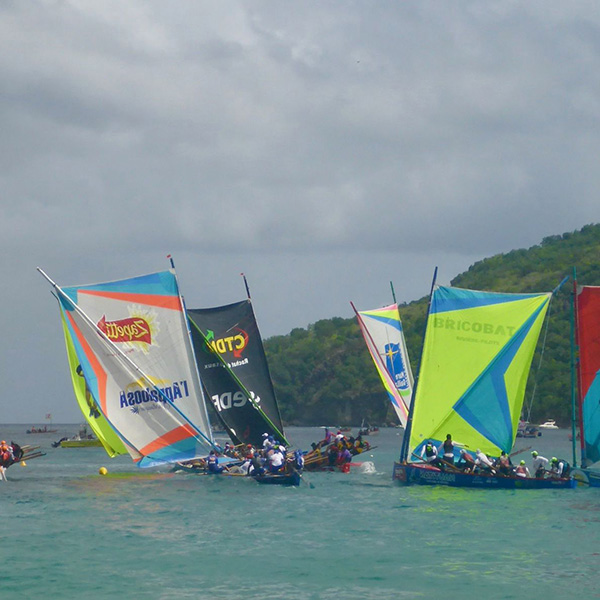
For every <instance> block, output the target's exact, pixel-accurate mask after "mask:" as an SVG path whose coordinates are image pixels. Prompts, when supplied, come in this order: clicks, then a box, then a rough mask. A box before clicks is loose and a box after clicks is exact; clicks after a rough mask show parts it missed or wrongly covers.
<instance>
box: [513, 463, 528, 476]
mask: <svg viewBox="0 0 600 600" xmlns="http://www.w3.org/2000/svg"><path fill="white" fill-rule="evenodd" d="M514 472H515V475H516V476H517V477H531V473H530V472H529V469H528V468H527V465H526V464H525V461H524V460H522V461H521V462H520V463H519V464H518V465H517V466H516V467H515V471H514Z"/></svg>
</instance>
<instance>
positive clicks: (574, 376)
mask: <svg viewBox="0 0 600 600" xmlns="http://www.w3.org/2000/svg"><path fill="white" fill-rule="evenodd" d="M576 298H577V273H576V272H575V267H573V291H572V292H571V312H570V315H569V316H570V318H569V321H570V325H571V440H572V448H573V466H574V467H576V466H577V427H576V426H575V422H576V411H575V404H576V402H577V373H576V366H575V361H576V349H575V348H576V341H575V302H576ZM581 462H582V466H583V454H582V455H581Z"/></svg>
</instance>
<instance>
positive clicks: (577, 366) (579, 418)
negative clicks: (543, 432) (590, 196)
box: [572, 267, 587, 468]
mask: <svg viewBox="0 0 600 600" xmlns="http://www.w3.org/2000/svg"><path fill="white" fill-rule="evenodd" d="M573 322H574V331H575V335H574V346H573V354H574V357H573V364H574V369H575V375H576V381H577V410H578V415H577V419H575V414H573V420H572V423H573V424H572V430H573V448H574V450H573V452H575V447H576V445H577V440H576V438H577V431H576V429H575V423H576V422H577V423H578V425H579V445H580V455H581V466H582V467H583V468H586V467H587V452H586V449H585V430H584V426H583V398H582V396H581V361H580V357H579V346H580V342H579V306H578V303H577V274H576V271H575V267H573ZM573 385H575V384H573ZM574 410H575V409H574V408H573V411H574Z"/></svg>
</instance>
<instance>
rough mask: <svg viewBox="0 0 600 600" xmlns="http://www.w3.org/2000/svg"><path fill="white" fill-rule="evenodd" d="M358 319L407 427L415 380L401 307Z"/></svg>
mask: <svg viewBox="0 0 600 600" xmlns="http://www.w3.org/2000/svg"><path fill="white" fill-rule="evenodd" d="M356 318H357V319H358V324H359V326H360V330H361V332H362V335H363V337H364V339H365V343H366V344H367V348H368V350H369V353H370V354H371V358H372V359H373V362H374V363H375V368H376V369H377V372H378V373H379V377H380V378H381V381H382V382H383V386H384V388H385V391H386V392H387V394H388V397H389V399H390V402H391V403H392V406H393V407H394V410H395V411H396V414H397V415H398V419H399V420H400V424H401V425H402V426H403V427H405V426H406V418H407V415H408V407H409V406H410V397H411V394H412V387H413V376H412V370H411V368H410V362H409V360H408V350H407V349H406V342H405V340H404V332H403V330H402V321H401V320H400V313H399V312H398V305H397V304H391V305H390V306H385V307H383V308H376V309H374V310H362V311H357V312H356Z"/></svg>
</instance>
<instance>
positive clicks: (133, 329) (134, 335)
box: [98, 316, 152, 344]
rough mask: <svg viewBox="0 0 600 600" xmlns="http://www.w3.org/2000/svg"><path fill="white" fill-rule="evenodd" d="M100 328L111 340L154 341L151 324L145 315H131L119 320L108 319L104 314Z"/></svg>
mask: <svg viewBox="0 0 600 600" xmlns="http://www.w3.org/2000/svg"><path fill="white" fill-rule="evenodd" d="M98 329H100V331H102V332H103V333H104V334H105V335H106V337H107V338H108V339H109V340H110V341H111V342H115V343H122V342H129V343H131V342H144V343H146V344H151V343H152V331H151V329H150V324H149V323H148V321H146V319H144V318H143V317H129V318H127V319H120V320H118V321H107V320H106V316H103V317H102V318H101V319H100V321H98Z"/></svg>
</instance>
